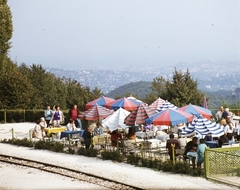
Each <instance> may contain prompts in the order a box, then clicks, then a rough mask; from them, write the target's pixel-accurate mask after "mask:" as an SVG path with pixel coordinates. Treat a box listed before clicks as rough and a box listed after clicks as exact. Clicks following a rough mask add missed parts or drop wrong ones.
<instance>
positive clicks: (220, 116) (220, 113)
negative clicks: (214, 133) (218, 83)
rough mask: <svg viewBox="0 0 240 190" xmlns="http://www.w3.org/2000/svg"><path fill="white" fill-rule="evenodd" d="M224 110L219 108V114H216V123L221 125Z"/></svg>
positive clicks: (221, 107)
mask: <svg viewBox="0 0 240 190" xmlns="http://www.w3.org/2000/svg"><path fill="white" fill-rule="evenodd" d="M223 111H224V108H223V106H220V107H219V110H218V111H217V113H216V114H215V117H216V123H219V122H220V121H221V119H222V114H223Z"/></svg>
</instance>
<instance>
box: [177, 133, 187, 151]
mask: <svg viewBox="0 0 240 190" xmlns="http://www.w3.org/2000/svg"><path fill="white" fill-rule="evenodd" d="M177 141H178V144H179V147H180V148H181V149H184V148H185V146H186V145H187V139H186V138H185V137H183V136H182V135H179V136H178V139H177Z"/></svg>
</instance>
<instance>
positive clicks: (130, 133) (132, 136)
mask: <svg viewBox="0 0 240 190" xmlns="http://www.w3.org/2000/svg"><path fill="white" fill-rule="evenodd" d="M126 138H127V139H129V140H135V139H136V133H135V129H134V127H129V128H128V133H127V134H126Z"/></svg>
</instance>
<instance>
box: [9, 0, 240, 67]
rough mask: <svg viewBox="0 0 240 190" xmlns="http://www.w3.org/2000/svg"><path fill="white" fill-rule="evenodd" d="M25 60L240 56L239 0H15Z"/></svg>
mask: <svg viewBox="0 0 240 190" xmlns="http://www.w3.org/2000/svg"><path fill="white" fill-rule="evenodd" d="M8 5H9V6H10V9H11V12H12V15H13V18H12V20H13V27H14V32H13V38H12V40H11V42H12V46H13V47H12V48H11V50H10V52H9V56H10V57H11V59H12V60H13V61H16V62H17V63H18V64H20V63H22V62H24V63H26V64H27V65H31V64H33V63H35V64H41V65H42V66H43V67H45V68H46V67H53V68H66V69H70V68H72V69H107V68H109V69H126V68H129V67H133V68H135V67H139V66H141V67H146V68H147V67H156V66H161V65H172V66H177V65H178V64H179V63H182V62H186V63H191V62H194V63H196V62H201V61H204V60H206V61H210V62H216V61H219V62H222V61H236V62H240V19H239V18H240V11H239V10H240V1H238V0H232V1H228V0H211V1H209V0H202V1H191V0H169V1H153V0H149V1H143V0H131V1H127V0H121V1H120V0H117V1H111V0H105V1H83V0H69V1H63V0H34V1H32V0H21V1H16V0H8Z"/></svg>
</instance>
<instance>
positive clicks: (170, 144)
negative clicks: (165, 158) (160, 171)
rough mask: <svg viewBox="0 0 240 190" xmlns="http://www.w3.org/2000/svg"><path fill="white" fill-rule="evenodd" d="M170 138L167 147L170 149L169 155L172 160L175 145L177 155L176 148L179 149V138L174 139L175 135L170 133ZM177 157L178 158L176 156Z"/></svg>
mask: <svg viewBox="0 0 240 190" xmlns="http://www.w3.org/2000/svg"><path fill="white" fill-rule="evenodd" d="M169 138H170V139H168V140H167V143H166V149H167V150H168V155H169V156H170V160H172V161H173V152H172V150H173V147H174V155H176V149H179V148H180V146H179V143H178V140H177V139H174V135H173V134H170V135H169ZM175 159H176V158H175Z"/></svg>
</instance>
